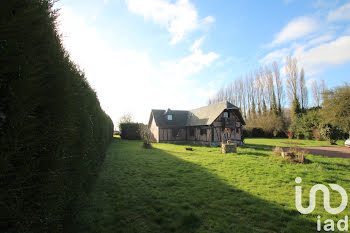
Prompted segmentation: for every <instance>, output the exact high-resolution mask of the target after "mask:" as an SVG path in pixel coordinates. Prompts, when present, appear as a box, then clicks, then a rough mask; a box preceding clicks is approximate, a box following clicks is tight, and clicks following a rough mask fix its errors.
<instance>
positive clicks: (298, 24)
mask: <svg viewBox="0 0 350 233" xmlns="http://www.w3.org/2000/svg"><path fill="white" fill-rule="evenodd" d="M317 29H318V24H317V22H316V20H315V19H313V18H311V17H306V16H302V17H299V18H296V19H293V20H292V21H291V22H289V23H288V24H287V26H285V27H284V28H283V29H282V30H281V31H280V32H279V33H278V34H277V35H276V36H275V39H274V40H273V41H272V43H271V44H270V45H271V46H275V45H279V44H282V43H286V42H290V41H293V40H295V39H298V38H301V37H303V36H306V35H308V34H310V33H312V32H315V31H316V30H317Z"/></svg>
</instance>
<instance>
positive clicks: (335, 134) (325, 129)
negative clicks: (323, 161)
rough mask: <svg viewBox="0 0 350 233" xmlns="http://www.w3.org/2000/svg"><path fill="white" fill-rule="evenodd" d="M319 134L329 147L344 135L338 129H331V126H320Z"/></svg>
mask: <svg viewBox="0 0 350 233" xmlns="http://www.w3.org/2000/svg"><path fill="white" fill-rule="evenodd" d="M320 134H321V135H322V137H324V138H325V139H327V140H328V142H329V144H330V145H333V144H335V142H336V141H337V140H338V139H341V138H342V136H343V135H344V133H343V131H342V130H341V129H339V128H338V127H333V126H332V125H331V124H321V125H320Z"/></svg>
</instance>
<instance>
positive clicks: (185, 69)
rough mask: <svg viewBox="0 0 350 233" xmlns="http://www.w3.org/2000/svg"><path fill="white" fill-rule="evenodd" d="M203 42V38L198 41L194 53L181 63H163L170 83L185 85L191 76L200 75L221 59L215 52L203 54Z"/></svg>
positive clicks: (195, 43)
mask: <svg viewBox="0 0 350 233" xmlns="http://www.w3.org/2000/svg"><path fill="white" fill-rule="evenodd" d="M202 41H203V38H201V39H199V40H196V41H195V42H194V43H193V45H192V46H191V48H190V51H192V53H191V54H189V55H188V56H186V57H184V58H182V59H180V60H179V61H165V62H161V65H162V69H163V71H165V73H166V74H167V75H166V77H167V78H168V79H169V81H172V82H175V83H177V84H183V82H184V81H185V80H187V78H188V77H189V76H190V75H192V74H195V73H198V72H199V71H201V70H202V69H203V68H205V67H208V66H210V65H211V64H212V63H213V62H214V61H215V60H217V59H218V58H219V55H218V54H216V53H214V52H209V53H207V54H205V53H203V51H202V50H201V49H200V48H199V46H200V44H201V43H202Z"/></svg>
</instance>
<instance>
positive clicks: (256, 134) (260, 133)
mask: <svg viewBox="0 0 350 233" xmlns="http://www.w3.org/2000/svg"><path fill="white" fill-rule="evenodd" d="M264 135H265V133H264V130H263V129H262V128H252V137H254V138H255V137H257V138H259V137H264Z"/></svg>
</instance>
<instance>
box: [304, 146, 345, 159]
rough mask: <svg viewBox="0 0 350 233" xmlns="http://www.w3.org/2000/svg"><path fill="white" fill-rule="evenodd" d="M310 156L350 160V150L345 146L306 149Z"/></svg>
mask: <svg viewBox="0 0 350 233" xmlns="http://www.w3.org/2000/svg"><path fill="white" fill-rule="evenodd" d="M305 149H307V150H308V151H309V154H313V155H324V156H329V157H340V158H348V159H350V148H348V147H344V146H337V147H331V146H330V147H306V148H305Z"/></svg>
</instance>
